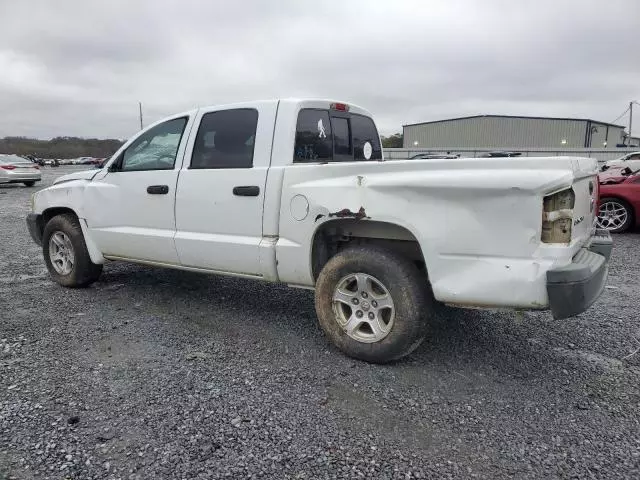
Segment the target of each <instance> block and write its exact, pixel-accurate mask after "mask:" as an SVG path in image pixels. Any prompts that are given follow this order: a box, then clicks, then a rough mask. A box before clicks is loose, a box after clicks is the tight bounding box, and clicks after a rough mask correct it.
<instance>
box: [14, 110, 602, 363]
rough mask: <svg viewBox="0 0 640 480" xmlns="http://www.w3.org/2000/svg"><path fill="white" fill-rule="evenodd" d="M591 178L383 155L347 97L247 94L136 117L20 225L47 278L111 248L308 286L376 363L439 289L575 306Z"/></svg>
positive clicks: (414, 324) (590, 297)
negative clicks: (255, 97) (96, 160)
mask: <svg viewBox="0 0 640 480" xmlns="http://www.w3.org/2000/svg"><path fill="white" fill-rule="evenodd" d="M596 175H597V165H596V162H595V160H592V159H588V158H571V157H556V158H515V159H514V158H482V159H479V158H476V159H474V158H460V159H430V160H399V161H384V160H383V154H382V148H381V145H380V138H379V135H378V132H377V129H376V126H375V124H374V122H373V120H372V119H371V115H370V114H369V113H368V112H367V111H366V110H364V109H362V108H360V107H357V106H355V105H351V104H346V103H339V102H331V101H325V100H297V99H287V100H273V101H261V102H252V103H243V104H234V105H225V106H218V107H210V108H199V109H196V110H192V111H189V112H185V113H181V114H178V115H174V116H172V117H169V118H167V119H164V120H162V121H159V122H157V123H155V124H153V125H151V126H150V127H148V128H147V129H145V130H144V131H141V132H140V133H138V134H137V135H135V136H134V137H133V138H131V139H130V140H129V141H128V142H126V143H125V144H124V145H123V146H122V148H121V149H120V150H119V151H118V152H116V153H115V154H114V155H113V157H112V158H111V159H110V160H109V161H108V162H107V164H106V165H105V167H104V168H102V169H99V170H91V171H86V172H77V173H72V174H69V175H65V176H63V177H61V178H59V179H57V180H56V181H55V182H54V184H53V185H52V186H50V187H48V188H45V189H43V190H41V191H39V192H37V193H36V194H35V195H34V197H33V206H32V213H31V214H29V215H28V218H27V225H28V227H29V231H30V233H31V235H32V237H33V238H34V240H35V241H36V242H37V243H38V244H40V245H42V250H43V253H44V260H45V262H46V265H47V268H48V270H49V272H50V274H51V277H52V278H53V280H55V281H56V282H58V283H60V284H61V285H64V286H67V287H83V286H86V285H89V284H90V283H92V282H94V281H96V280H97V279H98V277H99V276H100V273H101V271H102V265H103V263H104V262H105V260H121V261H127V262H137V263H143V264H147V265H154V266H158V267H169V268H177V269H183V270H189V271H196V272H203V273H214V274H225V275H235V276H240V277H247V278H254V279H261V280H266V281H270V282H283V283H286V284H288V285H291V286H296V287H304V288H311V289H315V299H316V300H315V301H316V310H317V315H318V319H319V321H320V325H321V326H322V328H323V330H324V332H325V333H326V335H327V336H328V337H329V338H330V340H331V341H332V342H333V343H334V344H335V345H336V346H337V347H338V348H340V349H341V350H342V351H343V352H345V353H346V354H348V355H351V356H353V357H356V358H359V359H363V360H366V361H370V362H387V361H391V360H394V359H397V358H400V357H402V356H404V355H406V354H408V353H409V352H411V351H412V350H413V349H415V348H416V347H417V346H418V345H419V344H420V342H421V341H422V339H423V338H424V336H425V335H426V332H427V327H428V324H429V319H430V317H432V316H433V315H434V311H435V309H437V308H438V306H439V305H440V304H449V305H458V306H465V307H490V308H504V307H507V308H513V309H551V311H552V313H553V315H554V317H555V318H558V319H560V318H566V317H570V316H573V315H576V314H579V313H581V312H583V311H585V310H586V309H587V308H588V307H589V306H590V305H591V304H592V303H593V302H594V301H595V300H596V298H597V297H598V296H599V295H600V293H601V292H602V290H603V288H604V284H605V281H606V278H607V262H608V259H609V255H610V253H611V237H610V236H609V234H608V233H607V232H600V231H596V229H595V227H594V220H595V215H596V213H595V212H597V200H598V182H597V178H596Z"/></svg>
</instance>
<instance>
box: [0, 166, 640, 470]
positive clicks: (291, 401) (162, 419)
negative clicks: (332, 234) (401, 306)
mask: <svg viewBox="0 0 640 480" xmlns="http://www.w3.org/2000/svg"><path fill="white" fill-rule="evenodd" d="M71 169H72V168H66V167H60V168H57V169H52V168H46V169H43V172H44V181H43V182H42V184H40V187H42V186H46V185H48V184H50V183H51V181H52V180H53V178H55V177H56V176H58V175H61V174H62V173H65V172H68V171H70V170H71ZM75 169H76V170H77V168H75ZM34 190H35V189H29V188H25V187H22V186H2V185H0V225H1V228H0V479H3V480H4V479H9V478H18V479H44V478H51V479H67V478H69V479H103V478H105V479H106V478H114V479H116V478H120V479H129V478H132V479H133V478H135V479H138V478H139V479H164V478H171V479H200V478H278V479H280V478H292V479H293V478H296V479H324V478H376V479H391V478H394V479H395V478H398V479H408V478H487V479H500V478H617V479H618V478H635V479H637V478H640V423H639V418H640V385H639V380H640V353H638V354H637V355H631V356H630V357H628V358H626V359H625V358H624V357H625V356H629V355H630V354H632V352H634V351H635V350H636V349H638V348H639V347H640V325H639V324H638V319H639V317H640V309H639V308H638V305H639V298H640V272H639V269H638V265H639V263H640V234H638V233H633V234H628V235H621V236H616V237H615V239H614V240H615V250H614V256H613V259H612V264H611V273H610V279H609V286H608V287H607V289H606V291H605V293H604V294H603V296H602V297H601V299H600V300H599V301H598V302H597V304H595V305H594V306H593V307H592V308H591V309H590V310H589V311H588V312H587V313H586V314H583V315H581V316H580V317H578V318H574V319H571V320H566V321H553V320H552V319H551V317H550V315H549V314H546V313H524V314H516V313H511V312H473V311H464V312H460V313H459V314H458V315H456V316H455V319H450V320H446V321H445V320H441V321H439V322H438V323H437V324H435V325H434V326H433V331H432V335H431V336H430V338H429V339H428V340H427V341H426V342H425V343H424V344H423V345H422V346H421V347H420V348H419V349H418V350H417V351H416V352H415V353H414V354H412V355H411V356H410V357H408V358H407V359H405V360H404V361H402V362H400V363H397V364H394V365H387V366H375V365H368V364H365V363H361V362H357V361H353V360H350V359H348V358H346V357H344V356H343V355H342V354H340V353H339V352H337V351H336V350H335V349H334V348H332V347H331V346H330V345H329V344H328V343H327V341H326V340H325V339H324V338H323V336H322V333H321V331H320V329H319V327H318V326H317V323H316V319H315V312H314V308H313V295H312V293H311V292H309V291H303V290H294V289H289V288H287V287H284V286H279V285H269V284H263V283H258V282H252V281H246V280H239V279H232V278H223V277H212V276H203V275H197V274H191V273H185V272H178V271H171V270H160V269H153V268H148V267H143V266H137V265H126V264H118V263H109V264H108V265H106V266H105V270H104V274H103V276H102V278H101V280H100V281H99V282H98V283H96V284H94V285H93V286H92V287H91V288H88V289H84V290H69V289H64V288H62V287H59V286H58V285H57V284H54V283H53V282H51V281H50V280H49V278H48V276H47V272H46V269H45V267H44V263H43V260H42V254H41V251H40V249H39V248H38V247H37V246H36V245H35V244H33V243H32V242H31V239H30V237H29V234H28V232H27V230H26V226H25V223H24V217H25V215H26V214H27V212H28V210H29V197H30V194H31V193H32V192H33V191H34Z"/></svg>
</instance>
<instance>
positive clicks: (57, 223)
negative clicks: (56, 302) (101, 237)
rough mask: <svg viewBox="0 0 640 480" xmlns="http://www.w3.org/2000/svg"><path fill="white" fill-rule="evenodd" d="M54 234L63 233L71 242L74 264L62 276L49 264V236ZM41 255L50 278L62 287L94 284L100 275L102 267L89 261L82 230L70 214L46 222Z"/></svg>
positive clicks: (75, 218) (79, 286)
mask: <svg viewBox="0 0 640 480" xmlns="http://www.w3.org/2000/svg"><path fill="white" fill-rule="evenodd" d="M56 232H62V233H64V234H65V235H66V236H67V237H68V238H69V241H70V242H71V245H72V247H73V254H74V264H73V267H72V269H71V271H70V273H68V274H66V275H63V274H61V273H59V272H57V271H56V269H55V268H54V266H53V265H52V263H51V257H50V255H49V244H50V240H51V236H52V235H53V234H54V233H56ZM42 253H43V255H44V261H45V263H46V265H47V269H48V270H49V275H51V278H52V279H53V280H54V281H56V282H57V283H59V284H60V285H62V286H64V287H70V288H81V287H86V286H88V285H90V284H92V283H93V282H95V281H96V280H97V279H98V278H99V277H100V274H101V273H102V265H98V264H95V263H93V262H92V261H91V257H90V256H89V251H88V250H87V245H86V243H85V241H84V236H83V235H82V228H81V227H80V222H79V221H78V219H77V217H76V216H75V215H73V214H70V213H65V214H62V215H57V216H55V217H53V218H52V219H51V220H49V221H48V222H47V224H46V225H45V227H44V233H43V236H42Z"/></svg>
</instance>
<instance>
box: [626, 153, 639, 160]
mask: <svg viewBox="0 0 640 480" xmlns="http://www.w3.org/2000/svg"><path fill="white" fill-rule="evenodd" d="M627 160H640V153H636V154H634V155H630V156H629V158H628V159H627Z"/></svg>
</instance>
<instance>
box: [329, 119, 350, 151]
mask: <svg viewBox="0 0 640 480" xmlns="http://www.w3.org/2000/svg"><path fill="white" fill-rule="evenodd" d="M331 127H332V128H333V148H334V153H335V154H336V156H339V155H344V156H347V157H349V158H348V159H349V160H353V158H352V150H351V135H350V134H349V120H347V119H346V118H341V117H331Z"/></svg>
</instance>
